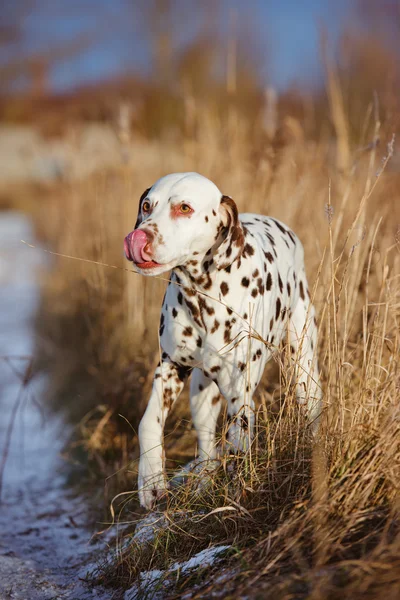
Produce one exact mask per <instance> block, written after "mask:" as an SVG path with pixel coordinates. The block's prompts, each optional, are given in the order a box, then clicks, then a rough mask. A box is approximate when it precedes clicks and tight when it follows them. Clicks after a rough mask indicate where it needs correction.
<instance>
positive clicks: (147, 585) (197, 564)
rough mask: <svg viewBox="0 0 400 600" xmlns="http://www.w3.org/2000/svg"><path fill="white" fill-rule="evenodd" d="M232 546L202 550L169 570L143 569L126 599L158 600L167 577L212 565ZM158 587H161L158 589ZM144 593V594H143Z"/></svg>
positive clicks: (127, 592) (161, 596)
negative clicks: (145, 599)
mask: <svg viewBox="0 0 400 600" xmlns="http://www.w3.org/2000/svg"><path fill="white" fill-rule="evenodd" d="M230 548H231V547H230V546H213V547H211V548H206V549H205V550H201V552H198V553H197V554H195V555H194V556H192V558H189V560H187V561H185V562H181V563H179V562H176V563H174V564H173V565H172V566H171V567H170V568H169V569H168V570H166V571H160V570H159V569H153V570H152V571H143V572H142V573H140V575H139V581H138V583H136V584H135V585H134V586H133V587H131V588H129V590H127V591H126V592H125V594H124V600H138V599H139V598H143V597H149V598H152V600H158V599H159V598H160V599H161V598H163V597H164V595H163V591H162V590H161V587H163V588H164V589H165V587H168V585H169V582H167V581H166V579H167V578H168V577H169V576H170V575H172V574H173V573H175V572H176V571H178V572H180V573H187V572H188V571H191V570H192V569H196V568H198V569H204V568H206V567H210V566H211V565H213V564H214V563H215V561H217V560H220V558H219V555H220V554H222V553H223V552H226V551H227V550H230ZM157 587H158V588H159V589H158V590H157ZM143 594H144V596H143Z"/></svg>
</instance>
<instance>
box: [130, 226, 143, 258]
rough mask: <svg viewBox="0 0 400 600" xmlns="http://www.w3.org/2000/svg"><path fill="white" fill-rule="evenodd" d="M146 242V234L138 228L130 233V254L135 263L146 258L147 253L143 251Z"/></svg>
mask: <svg viewBox="0 0 400 600" xmlns="http://www.w3.org/2000/svg"><path fill="white" fill-rule="evenodd" d="M146 244H147V236H146V234H145V232H144V231H141V230H140V229H139V230H137V231H133V232H132V233H131V234H130V248H131V255H132V257H133V260H134V261H135V263H142V262H145V260H146V259H147V254H146V252H144V247H145V245H146Z"/></svg>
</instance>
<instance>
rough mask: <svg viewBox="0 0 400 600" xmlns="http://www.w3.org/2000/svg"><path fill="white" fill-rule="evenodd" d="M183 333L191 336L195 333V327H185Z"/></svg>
mask: <svg viewBox="0 0 400 600" xmlns="http://www.w3.org/2000/svg"><path fill="white" fill-rule="evenodd" d="M182 333H183V335H186V336H187V337H190V336H191V335H193V327H189V326H188V327H185V329H184V330H183V332H182Z"/></svg>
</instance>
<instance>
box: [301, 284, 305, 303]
mask: <svg viewBox="0 0 400 600" xmlns="http://www.w3.org/2000/svg"><path fill="white" fill-rule="evenodd" d="M300 298H301V299H302V300H305V299H306V297H305V295H304V286H303V282H302V281H300Z"/></svg>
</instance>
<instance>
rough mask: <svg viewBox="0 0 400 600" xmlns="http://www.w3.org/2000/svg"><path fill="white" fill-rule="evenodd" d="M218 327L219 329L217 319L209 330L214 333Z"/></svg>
mask: <svg viewBox="0 0 400 600" xmlns="http://www.w3.org/2000/svg"><path fill="white" fill-rule="evenodd" d="M218 327H219V321H217V319H215V321H214V325H213V326H212V329H211V333H215V332H216V331H217V329H218Z"/></svg>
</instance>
